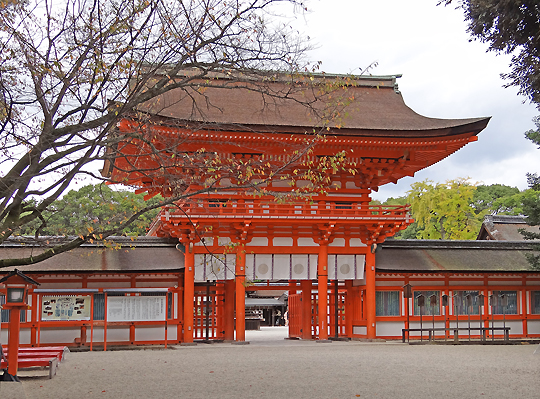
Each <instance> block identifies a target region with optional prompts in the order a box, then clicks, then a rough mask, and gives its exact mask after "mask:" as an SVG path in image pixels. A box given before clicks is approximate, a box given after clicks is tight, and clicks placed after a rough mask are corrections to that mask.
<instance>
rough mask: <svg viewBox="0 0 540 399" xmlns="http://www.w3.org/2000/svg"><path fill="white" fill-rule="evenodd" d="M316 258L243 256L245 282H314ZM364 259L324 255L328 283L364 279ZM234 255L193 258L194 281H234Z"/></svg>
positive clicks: (353, 256) (297, 255)
mask: <svg viewBox="0 0 540 399" xmlns="http://www.w3.org/2000/svg"><path fill="white" fill-rule="evenodd" d="M317 260H318V255H314V254H310V255H308V254H246V270H245V272H246V278H247V279H248V280H251V281H255V280H263V281H266V280H271V281H275V280H315V279H317ZM364 264H365V256H364V255H328V278H329V279H330V280H336V279H337V280H357V279H363V278H364ZM235 268H236V254H227V255H215V256H214V255H211V254H197V255H195V281H197V282H201V281H207V280H210V281H215V280H234V273H235Z"/></svg>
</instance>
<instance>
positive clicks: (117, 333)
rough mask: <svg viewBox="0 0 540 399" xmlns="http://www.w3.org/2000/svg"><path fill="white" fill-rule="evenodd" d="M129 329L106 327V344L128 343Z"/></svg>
mask: <svg viewBox="0 0 540 399" xmlns="http://www.w3.org/2000/svg"><path fill="white" fill-rule="evenodd" d="M128 341H129V327H124V326H122V327H111V326H107V342H128Z"/></svg>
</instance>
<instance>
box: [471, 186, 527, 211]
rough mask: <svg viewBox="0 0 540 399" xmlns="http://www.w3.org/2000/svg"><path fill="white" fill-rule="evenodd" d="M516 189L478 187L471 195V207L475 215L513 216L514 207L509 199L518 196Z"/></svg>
mask: <svg viewBox="0 0 540 399" xmlns="http://www.w3.org/2000/svg"><path fill="white" fill-rule="evenodd" d="M519 193H520V191H519V189H518V188H517V187H510V186H506V185H504V184H491V185H489V186H487V185H483V184H481V185H478V186H477V187H476V190H475V191H474V195H473V202H472V206H473V207H474V209H475V212H476V213H477V214H480V213H484V214H486V213H489V214H491V215H497V214H504V215H515V214H519V213H515V207H514V206H513V202H512V201H509V198H511V197H513V196H515V195H519Z"/></svg>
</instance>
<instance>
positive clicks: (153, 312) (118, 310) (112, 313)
mask: <svg viewBox="0 0 540 399" xmlns="http://www.w3.org/2000/svg"><path fill="white" fill-rule="evenodd" d="M166 315H167V301H166V297H165V296H164V295H162V296H109V297H107V321H153V320H163V321H165V317H166Z"/></svg>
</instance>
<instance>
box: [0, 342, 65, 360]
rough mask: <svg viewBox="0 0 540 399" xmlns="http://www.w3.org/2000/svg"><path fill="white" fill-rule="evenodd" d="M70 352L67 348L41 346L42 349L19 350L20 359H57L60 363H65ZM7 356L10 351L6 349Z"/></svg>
mask: <svg viewBox="0 0 540 399" xmlns="http://www.w3.org/2000/svg"><path fill="white" fill-rule="evenodd" d="M68 352H69V349H68V347H67V346H41V347H31V348H28V347H23V348H19V358H21V357H26V358H28V357H57V358H58V361H60V362H61V361H63V360H64V359H65V357H66V354H67V353H68ZM4 353H5V355H6V356H7V354H8V351H7V350H6V349H4Z"/></svg>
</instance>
